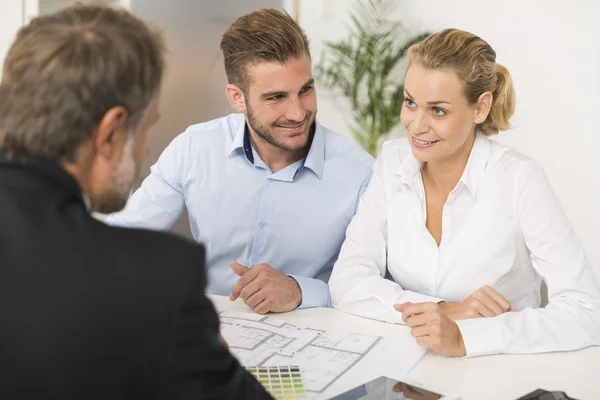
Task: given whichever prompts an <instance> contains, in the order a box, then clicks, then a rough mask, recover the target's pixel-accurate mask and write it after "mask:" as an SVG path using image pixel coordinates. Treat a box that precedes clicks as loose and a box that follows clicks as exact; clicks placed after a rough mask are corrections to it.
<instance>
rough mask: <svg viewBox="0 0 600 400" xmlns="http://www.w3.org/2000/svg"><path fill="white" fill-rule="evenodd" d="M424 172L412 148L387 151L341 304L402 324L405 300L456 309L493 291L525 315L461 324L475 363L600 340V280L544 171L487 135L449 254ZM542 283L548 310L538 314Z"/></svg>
mask: <svg viewBox="0 0 600 400" xmlns="http://www.w3.org/2000/svg"><path fill="white" fill-rule="evenodd" d="M421 168H422V163H421V162H419V161H418V160H417V159H415V158H414V157H413V155H412V153H411V150H410V147H409V145H408V143H407V142H406V140H402V139H400V140H392V141H388V142H386V143H385V144H384V146H383V149H382V152H381V155H380V156H379V158H378V160H377V162H376V165H375V172H374V175H373V178H372V179H371V183H370V185H369V187H368V189H367V191H366V193H365V195H364V196H363V198H362V200H361V202H360V205H359V208H358V212H357V214H356V215H355V217H354V219H353V220H352V222H351V223H350V226H349V227H348V230H347V232H346V240H345V242H344V244H343V246H342V249H341V252H340V255H339V259H338V261H337V262H336V264H335V265H334V268H333V273H332V275H331V279H330V281H329V287H330V290H331V298H332V303H333V305H334V307H335V308H337V309H340V310H342V311H346V312H349V313H352V314H357V315H361V316H365V317H369V318H373V319H378V320H382V321H387V322H394V323H403V322H402V315H401V313H399V312H397V311H395V310H394V308H393V305H394V304H395V303H404V302H412V303H420V302H431V301H433V302H439V301H447V302H450V303H456V302H460V301H462V300H464V299H466V298H467V297H468V296H470V295H471V294H472V293H473V292H475V291H476V290H477V289H479V288H481V287H482V286H484V285H490V286H491V287H493V288H494V289H495V290H496V291H498V293H500V294H501V295H503V296H504V297H505V298H506V299H507V300H508V301H509V302H510V303H511V306H512V307H513V308H514V309H516V310H518V311H520V312H516V313H505V314H502V315H500V316H497V317H493V318H476V319H467V320H460V321H457V324H458V326H459V328H460V331H461V333H462V336H463V339H464V342H465V347H466V349H467V356H475V355H484V354H495V353H539V352H548V351H565V350H573V349H578V348H582V347H586V346H591V345H598V344H600V288H599V286H598V282H597V281H596V277H595V275H594V272H593V269H592V267H591V265H590V264H589V262H588V260H587V259H586V257H585V254H584V251H583V248H582V246H581V244H580V242H579V240H578V239H577V237H576V235H575V232H573V229H572V228H571V226H570V224H569V222H568V220H567V218H566V217H565V214H564V213H563V211H562V209H561V207H560V205H559V203H558V201H557V199H556V196H555V195H554V193H553V191H552V189H551V187H550V184H549V182H548V180H547V179H546V177H545V175H544V172H543V171H542V169H541V168H540V167H539V166H538V165H537V164H535V163H534V162H533V161H532V160H530V159H529V158H527V157H525V156H524V155H522V154H520V153H518V152H517V151H515V150H513V149H511V148H509V147H506V146H503V145H500V144H498V143H497V142H495V141H492V140H490V139H488V138H487V137H485V136H484V135H478V137H477V139H476V140H475V144H474V146H473V150H472V151H471V154H470V156H469V160H468V162H467V165H466V168H465V171H464V173H463V175H462V177H461V179H460V181H459V183H458V184H457V186H456V187H455V188H454V190H453V191H452V192H451V193H450V195H449V196H448V200H447V201H446V204H445V205H444V209H443V216H442V239H441V243H440V246H439V248H438V246H437V244H436V242H435V240H434V239H433V237H432V236H431V234H430V233H429V231H428V230H427V228H426V226H425V220H426V212H425V207H424V205H425V191H424V187H423V181H422V179H421V173H420V172H421ZM386 267H387V271H386ZM386 272H389V274H390V275H391V279H386V278H385V276H386ZM392 279H393V280H392ZM542 279H544V280H545V281H546V283H547V285H548V298H549V304H548V305H547V306H546V307H545V308H538V307H539V306H540V285H541V280H542Z"/></svg>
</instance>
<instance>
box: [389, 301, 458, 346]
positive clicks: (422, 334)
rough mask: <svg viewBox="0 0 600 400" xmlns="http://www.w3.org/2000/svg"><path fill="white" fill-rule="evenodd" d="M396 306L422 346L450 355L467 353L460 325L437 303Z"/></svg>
mask: <svg viewBox="0 0 600 400" xmlns="http://www.w3.org/2000/svg"><path fill="white" fill-rule="evenodd" d="M394 308H395V309H396V311H400V312H401V313H402V320H403V321H404V322H406V324H407V325H408V326H410V328H411V329H410V333H411V335H413V336H414V337H415V338H416V339H417V343H418V344H420V345H421V346H424V347H427V348H428V349H430V350H433V351H435V352H436V353H440V354H441V355H443V356H448V357H461V356H464V355H466V354H467V350H466V348H465V343H464V341H463V337H462V334H461V333H460V329H459V328H458V325H456V322H454V321H452V320H451V319H450V318H448V317H447V316H446V314H444V313H443V312H442V310H441V309H440V306H439V305H438V304H437V303H418V304H412V303H404V304H394Z"/></svg>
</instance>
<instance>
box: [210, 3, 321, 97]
mask: <svg viewBox="0 0 600 400" xmlns="http://www.w3.org/2000/svg"><path fill="white" fill-rule="evenodd" d="M221 50H222V51H223V57H224V59H225V72H226V73H227V79H228V81H229V83H232V84H235V85H237V86H239V87H240V88H241V89H242V90H243V91H246V89H247V88H248V86H249V84H250V82H251V77H250V76H248V74H247V71H246V67H247V66H248V65H249V64H251V63H256V62H277V63H280V64H284V63H285V62H287V61H288V60H290V59H292V58H298V57H301V56H303V55H307V56H308V57H309V58H310V49H309V42H308V38H307V37H306V34H305V33H304V31H303V30H302V28H300V26H299V25H298V22H296V21H295V20H294V19H293V18H292V17H291V16H289V15H288V14H287V13H286V12H285V11H278V10H275V9H272V8H264V9H260V10H256V11H254V12H251V13H250V14H246V15H243V16H241V17H240V18H238V19H237V20H236V21H235V22H234V23H233V24H231V26H230V27H229V29H227V31H226V32H225V33H224V34H223V37H222V39H221Z"/></svg>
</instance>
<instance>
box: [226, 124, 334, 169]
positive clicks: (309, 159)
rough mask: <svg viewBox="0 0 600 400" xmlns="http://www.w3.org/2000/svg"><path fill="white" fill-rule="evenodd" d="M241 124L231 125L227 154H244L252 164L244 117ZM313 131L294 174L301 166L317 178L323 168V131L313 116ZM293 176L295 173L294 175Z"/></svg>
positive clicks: (252, 158)
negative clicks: (230, 139)
mask: <svg viewBox="0 0 600 400" xmlns="http://www.w3.org/2000/svg"><path fill="white" fill-rule="evenodd" d="M243 122H244V123H243V124H237V123H236V124H234V126H232V131H233V140H232V142H231V147H230V148H229V150H228V153H227V156H228V157H229V158H231V156H232V155H234V154H236V153H237V154H245V156H246V158H247V159H248V161H250V162H251V163H252V164H254V156H253V154H252V146H251V145H250V138H249V132H248V125H247V123H246V121H245V119H244V121H243ZM314 124H315V132H314V135H313V138H312V142H311V145H310V149H309V151H308V154H307V155H306V158H305V159H304V160H303V162H302V163H301V164H300V167H299V168H298V170H297V171H296V175H297V173H298V172H300V170H302V168H304V167H306V168H308V169H310V170H311V171H312V172H313V173H314V174H315V175H316V176H317V177H318V178H319V179H321V178H322V177H323V168H324V165H325V132H323V129H324V128H323V126H322V125H321V124H319V122H318V121H317V119H316V118H315V122H314ZM294 176H295V175H294Z"/></svg>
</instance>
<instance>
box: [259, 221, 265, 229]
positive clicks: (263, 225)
mask: <svg viewBox="0 0 600 400" xmlns="http://www.w3.org/2000/svg"><path fill="white" fill-rule="evenodd" d="M258 227H259V228H260V229H265V228H266V227H267V224H265V223H264V222H261V223H260V224H258Z"/></svg>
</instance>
